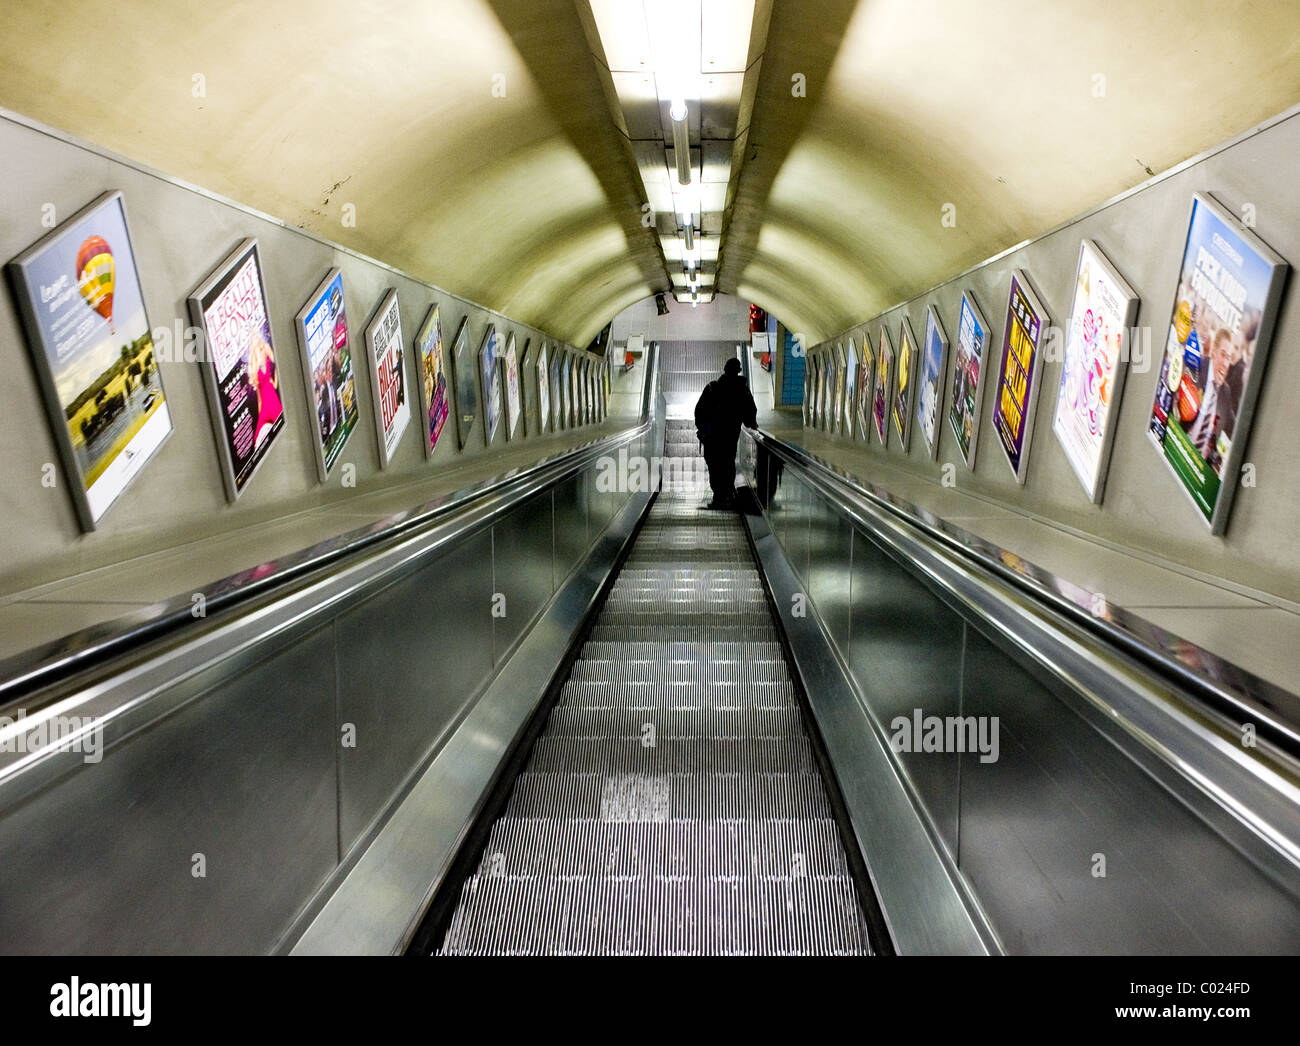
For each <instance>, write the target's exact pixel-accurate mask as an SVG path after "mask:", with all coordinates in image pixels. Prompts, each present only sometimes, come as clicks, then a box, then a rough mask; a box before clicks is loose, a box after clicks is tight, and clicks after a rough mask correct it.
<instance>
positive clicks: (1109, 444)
mask: <svg viewBox="0 0 1300 1046" xmlns="http://www.w3.org/2000/svg"><path fill="white" fill-rule="evenodd" d="M1089 251H1091V253H1092V260H1093V262H1094V264H1095V265H1096V267H1097V268H1099V269H1101V270H1102V272H1103V273H1104V274H1105V276H1106V278H1107V279H1108V280H1109V281H1110V283H1111V285H1112V286H1113V287H1114V288H1115V290H1116V292H1117V294H1118V296H1119V297H1120V298H1121V299H1122V300H1123V309H1122V317H1121V319H1120V345H1121V346H1122V348H1121V352H1120V355H1119V358H1118V359H1117V361H1116V364H1115V371H1114V373H1113V374H1112V375H1111V384H1110V387H1111V393H1110V401H1109V403H1107V405H1106V412H1105V418H1104V422H1103V429H1102V437H1101V445H1100V447H1099V448H1098V450H1097V464H1096V468H1095V469H1094V470H1093V472H1092V474H1091V475H1089V474H1088V473H1087V472H1086V471H1085V463H1084V462H1082V461H1077V460H1075V457H1074V455H1073V453H1072V452H1071V449H1070V446H1069V444H1068V443H1067V441H1066V437H1065V436H1064V435H1062V432H1061V408H1062V404H1063V403H1064V400H1065V389H1066V381H1067V377H1068V375H1069V367H1070V340H1071V338H1073V336H1074V331H1075V322H1076V320H1079V321H1080V322H1082V321H1081V318H1080V317H1079V316H1078V315H1077V310H1078V309H1079V308H1081V307H1083V306H1086V305H1087V302H1086V301H1083V302H1081V301H1080V300H1079V279H1080V277H1081V275H1082V272H1083V264H1084V260H1085V258H1086V257H1087V256H1088V253H1089ZM1140 303H1141V299H1140V298H1139V297H1138V295H1137V292H1136V291H1135V290H1133V288H1132V287H1131V286H1130V285H1129V283H1128V281H1127V280H1125V279H1124V277H1123V276H1121V275H1120V273H1119V270H1118V269H1116V268H1115V266H1114V265H1112V264H1111V261H1110V259H1109V258H1107V257H1106V254H1105V252H1104V251H1102V249H1101V247H1100V246H1098V245H1097V243H1096V241H1095V240H1091V239H1087V238H1084V239H1083V240H1081V241H1080V243H1079V257H1078V260H1077V262H1076V263H1075V266H1074V294H1073V295H1071V298H1070V319H1069V325H1068V326H1067V327H1066V328H1065V347H1064V358H1063V359H1062V361H1061V377H1060V381H1058V382H1057V386H1056V403H1055V406H1054V409H1053V411H1052V432H1053V433H1055V435H1056V440H1057V442H1058V443H1059V444H1060V445H1061V452H1062V453H1063V454H1064V455H1065V460H1066V461H1067V462H1069V464H1070V469H1071V471H1073V472H1074V475H1075V477H1076V478H1077V479H1078V480H1079V483H1080V484H1081V485H1082V487H1083V491H1084V493H1085V494H1086V495H1087V496H1088V501H1089V502H1090V503H1091V504H1093V505H1099V504H1101V499H1102V495H1103V493H1104V492H1105V488H1106V476H1107V474H1108V473H1109V471H1110V459H1111V453H1112V451H1113V450H1114V449H1115V432H1116V429H1117V427H1118V422H1119V410H1120V404H1121V403H1122V401H1123V397H1124V384H1125V381H1126V379H1127V377H1128V370H1129V366H1128V364H1129V361H1128V359H1127V352H1128V348H1129V346H1130V345H1131V342H1130V340H1129V339H1130V335H1131V332H1132V330H1133V327H1134V325H1135V324H1136V323H1137V315H1138V309H1139V307H1140Z"/></svg>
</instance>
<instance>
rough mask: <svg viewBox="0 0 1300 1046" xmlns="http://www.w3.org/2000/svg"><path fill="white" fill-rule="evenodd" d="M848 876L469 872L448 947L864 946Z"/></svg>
mask: <svg viewBox="0 0 1300 1046" xmlns="http://www.w3.org/2000/svg"><path fill="white" fill-rule="evenodd" d="M868 949H869V946H868V940H867V935H866V927H865V925H864V924H863V920H862V916H861V914H860V912H859V911H858V909H857V898H856V895H855V893H854V889H853V883H852V881H851V880H850V879H848V878H847V877H837V878H829V879H821V878H817V879H814V878H809V877H803V878H799V879H790V878H775V877H774V878H761V879H760V878H735V879H724V878H717V879H694V878H685V879H670V878H655V879H651V880H640V879H624V878H616V877H610V876H599V877H574V878H551V877H546V878H523V879H516V878H510V877H508V876H501V877H497V878H486V879H478V878H474V879H470V880H469V881H467V882H466V884H465V890H464V894H463V900H462V904H461V908H460V909H459V910H458V912H457V914H456V917H455V918H454V919H453V921H452V926H451V928H450V930H449V931H448V935H447V940H446V942H445V943H444V946H443V949H442V953H443V954H444V955H474V954H508V955H608V954H618V955H755V954H762V955H863V954H868Z"/></svg>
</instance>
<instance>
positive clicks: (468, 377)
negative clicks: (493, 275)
mask: <svg viewBox="0 0 1300 1046" xmlns="http://www.w3.org/2000/svg"><path fill="white" fill-rule="evenodd" d="M451 358H452V362H453V365H454V366H455V368H456V435H457V438H458V439H459V440H460V449H461V450H464V449H465V448H466V447H467V446H468V445H469V438H470V436H471V435H472V434H473V432H474V422H475V419H477V418H478V360H477V358H476V357H475V356H474V350H473V349H472V348H471V347H470V343H469V317H468V316H467V317H465V318H464V319H463V320H461V321H460V326H459V327H457V328H456V338H455V340H454V341H452V343H451Z"/></svg>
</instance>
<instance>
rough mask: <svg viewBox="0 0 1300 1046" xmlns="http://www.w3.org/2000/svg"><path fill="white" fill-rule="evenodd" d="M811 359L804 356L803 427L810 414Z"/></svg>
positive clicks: (806, 423) (805, 426)
mask: <svg viewBox="0 0 1300 1046" xmlns="http://www.w3.org/2000/svg"><path fill="white" fill-rule="evenodd" d="M812 362H813V361H812V360H811V359H809V358H808V357H804V368H803V404H802V406H803V424H804V428H807V427H808V417H809V415H810V414H812V386H813V368H812Z"/></svg>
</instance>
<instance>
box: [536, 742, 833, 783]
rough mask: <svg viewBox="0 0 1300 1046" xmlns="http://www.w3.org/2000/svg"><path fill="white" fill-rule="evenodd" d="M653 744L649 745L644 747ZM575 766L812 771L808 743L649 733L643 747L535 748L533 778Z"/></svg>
mask: <svg viewBox="0 0 1300 1046" xmlns="http://www.w3.org/2000/svg"><path fill="white" fill-rule="evenodd" d="M650 741H653V742H654V743H653V744H650V743H648V742H650ZM575 766H586V767H594V768H599V770H600V771H601V772H602V773H617V774H653V775H655V776H659V775H662V774H750V773H759V774H771V773H783V772H784V773H789V772H791V771H800V770H813V769H815V768H816V763H815V762H814V761H813V755H812V747H811V746H810V745H809V743H808V739H807V738H806V737H802V736H801V737H775V738H773V737H743V738H742V737H715V738H707V739H701V738H664V737H657V736H654V735H653V734H651V733H650V732H649V731H647V733H646V741H645V742H643V741H642V740H641V739H640V738H627V737H554V736H551V735H550V734H545V735H543V736H542V737H539V738H538V739H537V743H536V744H535V745H534V746H533V754H532V758H531V759H529V761H528V769H529V770H531V771H533V772H534V773H546V772H547V771H557V772H560V771H565V770H569V769H571V768H573V767H575Z"/></svg>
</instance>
